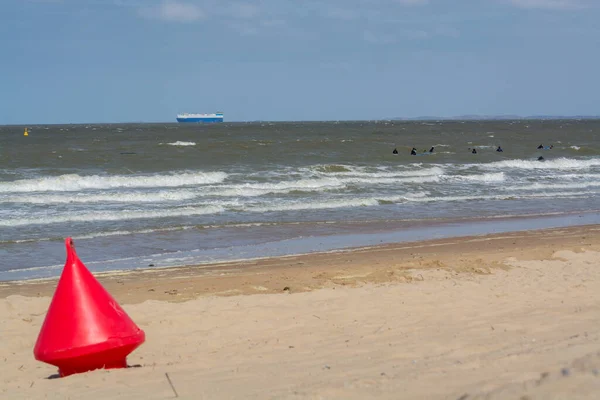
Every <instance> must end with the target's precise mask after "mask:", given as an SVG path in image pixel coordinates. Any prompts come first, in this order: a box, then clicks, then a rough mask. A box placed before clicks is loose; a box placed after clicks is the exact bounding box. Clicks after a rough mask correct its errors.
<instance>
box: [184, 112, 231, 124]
mask: <svg viewBox="0 0 600 400" xmlns="http://www.w3.org/2000/svg"><path fill="white" fill-rule="evenodd" d="M177 122H197V123H217V122H223V113H222V112H218V113H214V114H188V113H184V114H177Z"/></svg>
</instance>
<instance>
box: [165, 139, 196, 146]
mask: <svg viewBox="0 0 600 400" xmlns="http://www.w3.org/2000/svg"><path fill="white" fill-rule="evenodd" d="M167 144H168V145H169V146H195V145H196V142H182V141H180V140H178V141H176V142H173V143H167Z"/></svg>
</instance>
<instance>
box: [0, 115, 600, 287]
mask: <svg viewBox="0 0 600 400" xmlns="http://www.w3.org/2000/svg"><path fill="white" fill-rule="evenodd" d="M23 129H24V126H0V280H13V279H30V278H42V277H52V276H58V275H59V274H60V272H61V269H62V267H63V265H64V261H65V250H64V245H63V241H64V238H65V237H68V236H71V237H73V239H74V241H75V244H76V247H77V250H78V254H79V256H80V257H81V259H82V260H83V261H84V263H85V264H86V265H87V266H88V268H90V269H91V270H92V271H97V272H99V271H110V270H120V269H136V268H144V267H149V266H154V267H165V266H177V265H190V264H205V263H208V262H214V261H225V260H234V259H246V258H256V257H267V256H274V255H286V254H295V253H303V252H311V251H329V250H336V249H342V248H345V247H350V246H363V245H371V244H377V243H384V242H390V241H402V240H413V239H421V238H432V237H441V236H444V235H449V234H459V233H465V234H471V233H486V232H492V231H497V230H501V229H505V230H510V229H515V228H523V229H524V228H527V227H535V226H537V227H545V226H564V225H576V224H584V223H597V222H599V221H600V219H599V215H600V214H599V212H600V201H599V200H598V195H599V194H600V120H553V121H542V120H538V121H426V122H404V121H377V122H311V123H304V122H303V123H294V122H288V123H259V122H257V123H223V124H216V125H198V124H176V123H173V124H116V125H64V126H59V125H49V126H43V125H41V126H29V136H24V135H23ZM540 144H542V145H543V146H544V148H543V149H538V148H537V147H538V145H540ZM432 146H433V147H434V151H433V153H429V152H428V150H429V148H430V147H432ZM497 146H502V148H503V150H504V151H503V152H496V151H495V150H496V148H497ZM550 146H552V148H550ZM412 147H415V148H416V149H417V152H418V154H417V155H416V156H411V155H410V150H411V148H412ZM394 148H397V149H398V154H397V155H395V154H392V150H393V149H394ZM472 148H476V149H477V154H473V153H472V152H471V149H472ZM540 156H542V157H543V158H544V159H543V160H541V161H540V160H538V157H540ZM526 216H527V217H535V218H524V217H526ZM511 217H519V218H511ZM511 220H512V221H513V222H512V223H510V224H508V225H507V221H511ZM524 220H528V221H530V222H527V223H526V224H524V223H523V222H522V221H524ZM514 221H517V222H514ZM531 221H533V222H531ZM536 221H537V222H536Z"/></svg>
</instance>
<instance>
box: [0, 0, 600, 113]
mask: <svg viewBox="0 0 600 400" xmlns="http://www.w3.org/2000/svg"><path fill="white" fill-rule="evenodd" d="M599 21H600V1H598V0H327V1H325V0H312V1H301V0H296V1H291V0H262V1H229V0H0V124H39V123H94V122H130V121H143V122H163V121H164V122H169V121H170V122H174V121H175V115H176V114H177V113H178V112H214V111H223V112H224V113H225V119H226V120H228V121H252V120H275V121H281V120H338V119H339V120H354V119H385V118H392V117H416V116H422V115H435V116H455V115H463V114H485V115H489V114H517V115H532V114H551V115H580V114H593V115H598V114H600V79H599V76H600V51H598V50H599V49H600V22H599Z"/></svg>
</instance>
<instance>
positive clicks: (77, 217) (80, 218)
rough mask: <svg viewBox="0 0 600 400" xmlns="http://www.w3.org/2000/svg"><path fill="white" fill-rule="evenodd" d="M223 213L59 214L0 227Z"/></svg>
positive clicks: (179, 210) (193, 209)
mask: <svg viewBox="0 0 600 400" xmlns="http://www.w3.org/2000/svg"><path fill="white" fill-rule="evenodd" d="M222 211H224V208H223V207H222V206H220V205H210V206H204V207H181V208H174V209H170V210H120V211H94V212H83V213H70V214H60V215H54V216H48V215H31V216H28V217H25V218H10V219H2V220H0V226H6V227H13V226H24V225H47V224H56V223H65V222H101V221H121V220H128V219H155V218H166V217H171V218H172V217H186V216H194V215H206V214H216V213H219V212H222Z"/></svg>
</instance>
